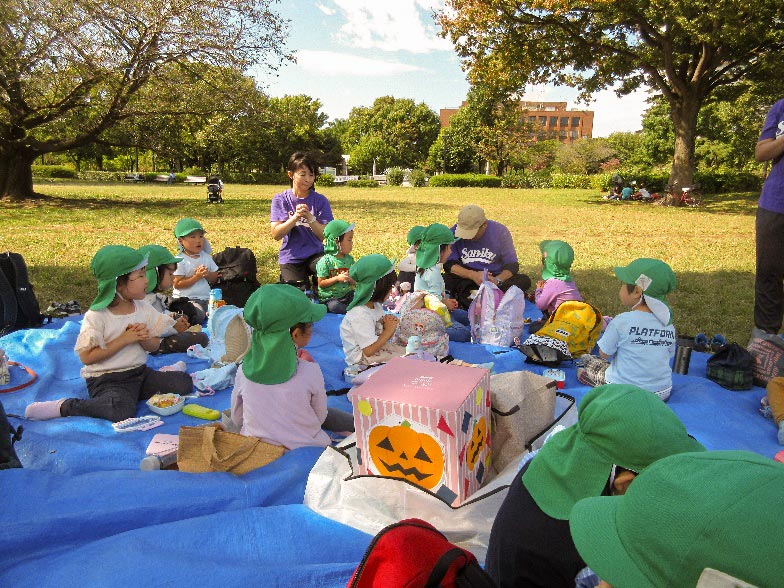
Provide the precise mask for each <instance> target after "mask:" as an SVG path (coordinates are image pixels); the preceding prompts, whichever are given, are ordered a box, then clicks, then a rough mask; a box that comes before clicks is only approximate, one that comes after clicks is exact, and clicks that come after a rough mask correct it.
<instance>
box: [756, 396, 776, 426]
mask: <svg viewBox="0 0 784 588" xmlns="http://www.w3.org/2000/svg"><path fill="white" fill-rule="evenodd" d="M759 411H760V414H761V415H762V416H764V417H765V418H766V419H771V420H773V411H772V410H771V408H770V404H769V403H768V397H767V396H763V397H762V398H760V409H759Z"/></svg>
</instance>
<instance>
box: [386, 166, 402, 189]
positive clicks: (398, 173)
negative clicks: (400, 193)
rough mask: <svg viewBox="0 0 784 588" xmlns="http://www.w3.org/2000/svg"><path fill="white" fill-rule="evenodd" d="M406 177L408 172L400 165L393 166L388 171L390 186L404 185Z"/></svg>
mask: <svg viewBox="0 0 784 588" xmlns="http://www.w3.org/2000/svg"><path fill="white" fill-rule="evenodd" d="M405 178H406V172H405V171H403V170H402V169H401V168H399V167H393V168H392V169H390V170H388V171H387V184H389V185H390V186H402V185H403V180H404V179H405Z"/></svg>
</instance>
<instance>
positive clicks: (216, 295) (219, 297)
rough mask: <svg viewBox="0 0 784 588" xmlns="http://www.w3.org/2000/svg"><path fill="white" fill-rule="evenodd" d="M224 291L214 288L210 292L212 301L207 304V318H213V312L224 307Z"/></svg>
mask: <svg viewBox="0 0 784 588" xmlns="http://www.w3.org/2000/svg"><path fill="white" fill-rule="evenodd" d="M222 301H223V290H221V289H220V288H213V289H212V290H210V300H209V302H208V303H207V316H212V313H213V311H214V310H215V309H216V308H218V307H219V306H222Z"/></svg>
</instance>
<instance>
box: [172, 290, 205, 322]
mask: <svg viewBox="0 0 784 588" xmlns="http://www.w3.org/2000/svg"><path fill="white" fill-rule="evenodd" d="M169 310H170V311H171V312H181V313H182V314H184V315H185V318H186V319H188V324H191V325H197V324H199V321H198V318H199V315H198V314H197V313H196V309H195V308H193V304H191V299H190V298H188V297H187V296H183V297H181V298H175V299H174V300H172V301H171V302H170V303H169Z"/></svg>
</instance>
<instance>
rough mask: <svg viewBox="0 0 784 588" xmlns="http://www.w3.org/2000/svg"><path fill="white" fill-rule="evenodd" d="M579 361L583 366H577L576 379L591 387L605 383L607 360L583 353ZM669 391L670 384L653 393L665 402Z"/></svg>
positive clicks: (608, 364)
mask: <svg viewBox="0 0 784 588" xmlns="http://www.w3.org/2000/svg"><path fill="white" fill-rule="evenodd" d="M580 362H581V363H582V364H583V367H581V368H577V379H578V380H579V381H580V383H582V384H585V385H586V386H591V387H592V388H595V387H596V386H603V385H604V384H606V383H607V377H606V375H607V368H608V367H610V362H609V361H607V360H606V359H602V358H601V357H596V356H595V355H583V356H582V357H580ZM670 392H672V386H669V387H667V388H665V389H663V390H659V391H657V392H654V394H656V396H658V397H659V398H661V399H662V400H664V401H665V402H666V401H667V399H669V397H670Z"/></svg>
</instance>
